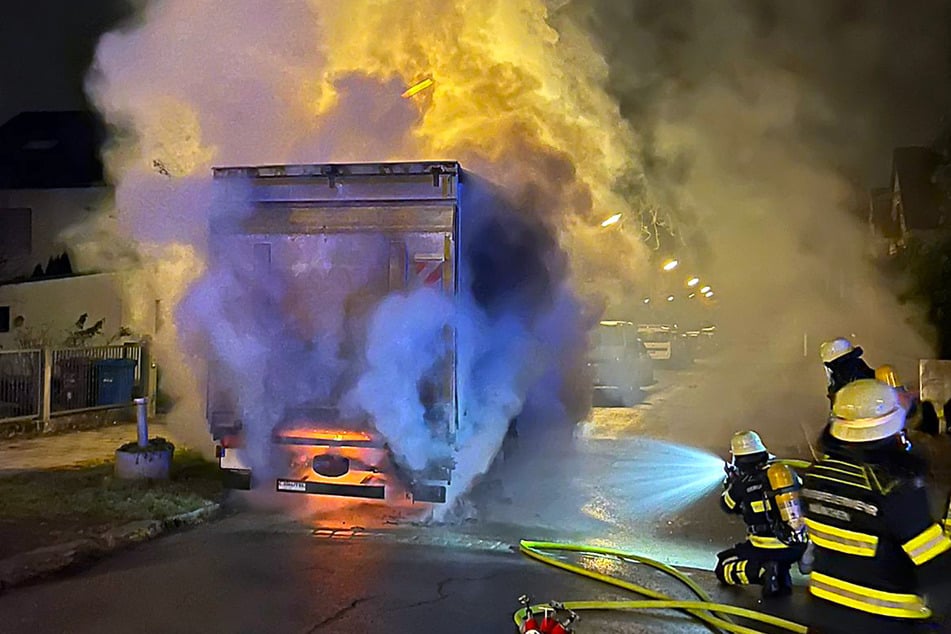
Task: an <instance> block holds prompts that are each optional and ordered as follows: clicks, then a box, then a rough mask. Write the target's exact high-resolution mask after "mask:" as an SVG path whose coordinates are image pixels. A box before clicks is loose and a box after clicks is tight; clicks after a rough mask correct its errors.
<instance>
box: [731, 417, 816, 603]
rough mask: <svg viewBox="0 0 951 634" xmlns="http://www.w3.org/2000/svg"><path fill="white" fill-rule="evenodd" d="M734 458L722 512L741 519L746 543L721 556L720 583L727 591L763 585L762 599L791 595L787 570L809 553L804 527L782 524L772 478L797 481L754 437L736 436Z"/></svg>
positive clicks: (790, 583) (734, 436)
mask: <svg viewBox="0 0 951 634" xmlns="http://www.w3.org/2000/svg"><path fill="white" fill-rule="evenodd" d="M730 453H731V454H732V456H733V458H732V462H730V463H727V465H726V467H725V468H726V472H727V477H726V479H725V481H724V491H723V494H722V495H721V496H720V506H721V508H722V509H723V510H724V511H726V512H727V513H734V514H737V515H742V516H743V521H744V522H745V523H746V526H747V539H746V541H744V542H741V543H739V544H736V545H735V546H733V548H728V549H727V550H724V551H723V552H720V553H717V560H718V562H717V567H716V575H717V579H719V580H720V582H721V583H724V584H727V585H749V584H759V585H761V586H762V594H763V596H764V597H773V596H781V595H785V594H789V593H790V592H791V591H792V579H791V577H790V574H789V569H790V567H791V566H792V565H793V564H795V563H796V562H797V561H799V559H800V557H802V555H803V552H804V551H805V549H806V543H805V536H804V534H803V531H802V530H801V527H800V526H790V525H789V524H787V523H786V522H784V521H783V517H781V515H780V509H779V506H780V504H777V495H776V494H777V491H776V489H775V487H774V486H773V485H771V483H770V482H771V480H772V479H773V478H771V475H772V473H771V472H783V473H785V474H786V479H787V483H786V484H789V485H792V486H795V487H798V479H797V478H796V477H795V475H794V474H792V473H791V470H790V469H789V468H788V467H786V466H784V465H780V464H779V463H772V462H771V459H772V456H770V454H769V452H768V451H767V450H766V446H765V445H764V444H763V441H762V440H761V439H760V437H759V434H757V433H756V432H754V431H744V432H737V433H736V434H734V435H733V438H732V439H731V440H730ZM774 464H775V468H774Z"/></svg>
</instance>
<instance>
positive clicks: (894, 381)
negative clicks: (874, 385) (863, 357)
mask: <svg viewBox="0 0 951 634" xmlns="http://www.w3.org/2000/svg"><path fill="white" fill-rule="evenodd" d="M875 380H876V381H881V382H882V383H887V384H888V385H890V386H892V387H893V388H895V389H898V388H900V387H901V381H899V380H898V373H897V372H895V368H894V367H893V366H890V365H888V364H887V363H886V364H885V365H881V366H879V367H877V368H875Z"/></svg>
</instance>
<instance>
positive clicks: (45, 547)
mask: <svg viewBox="0 0 951 634" xmlns="http://www.w3.org/2000/svg"><path fill="white" fill-rule="evenodd" d="M149 436H150V437H151V438H155V437H156V436H160V437H164V438H167V439H168V440H170V441H172V442H173V443H175V444H176V450H175V455H174V461H173V464H172V470H171V478H170V479H169V480H151V481H144V480H122V479H118V478H116V477H115V475H114V473H113V469H114V456H115V452H116V449H118V448H119V447H120V446H122V445H123V444H125V443H128V442H134V441H135V440H136V426H135V424H118V425H113V426H109V427H102V428H99V429H93V430H87V431H76V432H70V433H64V434H55V435H49V436H39V437H34V438H23V439H11V440H6V441H0V592H2V591H3V589H5V588H7V587H11V586H15V585H20V584H22V583H26V582H29V581H32V580H34V579H36V578H38V577H41V576H44V575H47V574H51V573H53V572H56V571H58V570H61V569H63V568H66V567H69V566H72V565H75V564H78V563H81V562H83V561H86V560H89V559H91V558H95V557H99V556H102V555H105V554H107V553H109V552H111V551H113V550H116V549H118V548H122V547H124V546H125V545H127V544H129V543H134V542H137V541H142V540H143V539H150V538H152V537H155V536H156V535H158V534H160V533H162V532H163V531H165V530H167V529H169V528H174V527H176V526H179V525H182V524H188V523H195V522H197V521H202V520H204V519H206V518H207V517H210V516H211V515H213V514H214V513H215V512H217V510H218V508H219V507H218V500H219V498H220V496H221V491H222V489H221V478H220V474H219V472H218V466H217V464H216V463H214V462H209V461H207V460H206V459H205V458H203V457H202V456H201V455H200V454H199V453H198V452H196V451H193V450H190V449H188V448H187V447H185V445H184V444H183V443H178V442H176V438H175V435H174V433H172V432H171V430H169V428H168V427H167V426H166V425H164V424H162V423H161V422H160V421H155V422H153V423H151V424H150V425H149Z"/></svg>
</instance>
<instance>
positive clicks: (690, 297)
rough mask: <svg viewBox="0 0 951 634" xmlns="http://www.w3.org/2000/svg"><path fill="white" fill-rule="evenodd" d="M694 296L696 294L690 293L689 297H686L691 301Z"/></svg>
mask: <svg viewBox="0 0 951 634" xmlns="http://www.w3.org/2000/svg"><path fill="white" fill-rule="evenodd" d="M696 296H697V294H696V293H690V294H689V295H687V299H693V298H694V297H696Z"/></svg>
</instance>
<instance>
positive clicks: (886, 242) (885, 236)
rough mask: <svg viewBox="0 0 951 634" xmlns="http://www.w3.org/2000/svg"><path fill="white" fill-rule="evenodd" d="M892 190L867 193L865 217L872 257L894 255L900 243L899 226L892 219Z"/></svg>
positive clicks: (882, 189) (872, 190)
mask: <svg viewBox="0 0 951 634" xmlns="http://www.w3.org/2000/svg"><path fill="white" fill-rule="evenodd" d="M893 198H894V196H893V195H892V189H891V188H890V187H875V188H873V189H871V190H869V192H868V208H867V217H866V220H867V222H868V226H869V228H870V230H871V245H872V247H871V248H872V255H873V256H878V255H886V254H887V255H890V256H891V255H895V254H897V253H898V244H899V242H901V237H902V235H901V225H899V223H898V221H897V220H895V219H894V218H893V217H892V200H893Z"/></svg>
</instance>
